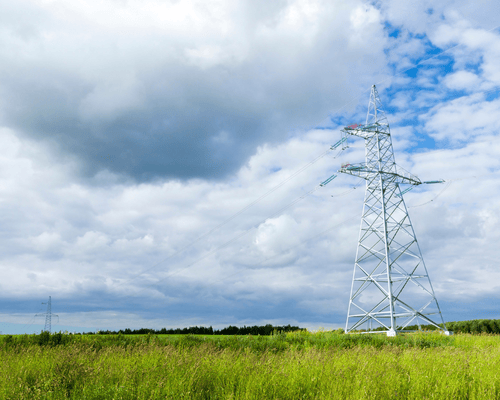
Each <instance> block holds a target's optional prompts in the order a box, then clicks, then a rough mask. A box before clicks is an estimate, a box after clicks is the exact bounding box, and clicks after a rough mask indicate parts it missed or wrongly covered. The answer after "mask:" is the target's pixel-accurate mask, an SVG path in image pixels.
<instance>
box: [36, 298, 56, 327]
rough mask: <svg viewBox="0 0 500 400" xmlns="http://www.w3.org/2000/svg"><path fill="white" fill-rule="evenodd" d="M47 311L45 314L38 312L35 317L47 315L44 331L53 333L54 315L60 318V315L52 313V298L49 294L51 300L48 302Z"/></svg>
mask: <svg viewBox="0 0 500 400" xmlns="http://www.w3.org/2000/svg"><path fill="white" fill-rule="evenodd" d="M42 304H47V312H46V313H44V314H36V315H35V317H43V316H45V327H44V328H43V330H44V331H46V332H49V333H51V332H52V316H54V317H57V318H59V315H56V314H52V298H51V296H49V301H48V302H47V303H42Z"/></svg>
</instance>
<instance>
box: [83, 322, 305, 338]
mask: <svg viewBox="0 0 500 400" xmlns="http://www.w3.org/2000/svg"><path fill="white" fill-rule="evenodd" d="M299 330H300V331H302V330H305V328H299V327H298V326H291V325H290V324H288V325H283V326H279V325H277V326H274V325H271V324H267V325H263V326H257V325H254V326H243V327H240V328H238V327H237V326H232V325H229V326H228V327H226V328H222V329H214V328H212V327H211V326H209V327H208V328H207V327H204V326H191V327H189V328H182V329H181V328H175V329H167V328H162V329H158V330H156V329H148V328H141V329H129V328H127V329H120V330H119V331H110V330H106V331H98V332H97V333H98V334H100V335H119V334H122V335H147V334H151V335H187V334H192V335H256V336H257V335H261V336H269V335H271V334H273V332H283V333H284V332H294V331H299ZM92 334H94V333H93V332H88V333H84V335H92Z"/></svg>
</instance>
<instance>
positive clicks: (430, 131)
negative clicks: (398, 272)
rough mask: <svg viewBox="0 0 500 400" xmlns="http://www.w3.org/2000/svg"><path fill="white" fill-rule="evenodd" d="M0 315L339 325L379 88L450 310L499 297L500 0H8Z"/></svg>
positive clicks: (75, 322) (133, 324) (72, 325)
mask: <svg viewBox="0 0 500 400" xmlns="http://www.w3.org/2000/svg"><path fill="white" fill-rule="evenodd" d="M0 2H1V9H2V13H0V144H1V151H0V218H1V221H0V235H1V240H0V273H1V276H2V279H1V281H0V305H1V307H0V331H2V333H4V334H5V333H33V332H39V331H40V330H41V329H42V328H43V326H44V318H43V315H42V316H35V315H36V314H43V313H44V312H45V311H46V305H44V304H41V303H42V302H47V300H48V297H49V296H51V298H52V312H53V313H54V314H57V315H58V318H57V317H53V320H52V330H53V331H59V330H62V331H65V330H68V331H70V332H73V331H85V332H88V331H96V330H105V329H111V330H117V329H125V328H132V329H136V328H142V327H144V328H154V329H159V328H163V327H166V328H177V327H180V328H183V327H188V326H213V327H215V328H222V327H224V326H228V325H236V326H243V325H247V326H248V325H264V324H267V323H271V324H274V325H282V324H292V325H299V326H301V327H307V328H309V329H319V328H327V329H330V328H338V327H342V326H344V325H345V318H346V314H347V306H348V301H349V292H350V286H351V278H352V269H353V264H354V257H355V251H356V245H357V240H358V233H359V223H360V217H361V211H362V205H363V198H364V182H361V181H359V179H357V178H355V177H352V176H349V175H342V174H340V175H341V176H338V177H337V178H336V179H334V180H333V181H332V182H331V183H329V184H328V185H326V186H324V187H320V188H318V184H319V183H320V182H322V181H324V180H325V179H326V178H328V177H329V176H331V175H332V174H334V173H336V171H337V170H338V169H339V167H340V165H341V164H342V163H344V162H350V163H354V162H362V161H363V160H364V149H363V143H362V142H361V141H357V140H354V139H353V140H351V141H350V142H349V145H350V147H349V149H347V150H345V151H344V152H342V153H341V154H338V153H337V152H335V151H330V150H329V149H330V146H331V145H332V144H334V143H336V142H337V141H338V140H339V139H340V129H341V128H342V127H343V126H346V125H350V124H353V123H360V122H361V123H362V122H364V120H365V118H366V111H367V105H368V100H369V95H370V87H371V85H373V84H376V85H377V89H378V92H379V95H380V98H381V101H382V104H383V106H384V108H385V112H386V115H387V117H388V120H389V123H390V127H391V134H392V140H393V145H394V151H395V158H396V162H397V163H398V164H399V165H401V166H402V167H403V168H405V169H406V170H408V171H411V172H412V173H413V174H415V175H417V176H419V177H420V178H421V179H422V180H435V179H443V180H445V181H446V182H445V184H441V185H426V186H424V185H422V186H419V187H417V188H415V189H414V190H412V191H410V192H408V193H407V194H405V195H404V199H405V202H406V205H407V207H408V210H409V214H410V217H411V220H412V223H413V226H414V229H415V232H416V235H417V239H418V241H419V244H420V247H421V249H422V254H423V257H424V259H425V262H426V265H427V268H428V271H429V276H430V278H431V281H432V284H433V287H434V290H435V293H436V297H437V300H438V302H439V304H440V306H441V310H442V313H443V317H444V319H445V320H446V321H458V320H467V319H476V318H477V319H478V318H500V290H499V289H500V268H499V267H498V260H499V259H500V246H498V243H499V242H500V231H499V230H498V228H497V227H498V225H499V222H500V221H499V215H500V203H499V202H498V198H499V195H500V186H499V183H500V181H499V178H500V158H499V157H498V154H499V152H500V134H499V129H500V118H498V115H500V27H499V26H498V24H499V23H498V18H497V16H498V15H499V13H500V3H499V2H497V1H493V0H483V1H476V2H470V1H465V0H464V1H458V0H440V1H428V0H422V1H419V2H415V1H410V0H387V1H375V2H368V1H362V0H349V1H341V0H286V1H285V0H277V1H273V2H268V1H262V0H252V1H250V0H203V1H201V0H199V1H198V0H170V1H159V0H158V1H156V0H141V1H139V0H108V1H97V0H75V1H72V2H65V1H60V0H19V1H16V2H12V1H5V0H0Z"/></svg>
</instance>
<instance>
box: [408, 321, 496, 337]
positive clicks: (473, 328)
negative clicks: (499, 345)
mask: <svg viewBox="0 0 500 400" xmlns="http://www.w3.org/2000/svg"><path fill="white" fill-rule="evenodd" d="M439 325H440V326H441V327H442V326H443V324H439ZM420 327H421V328H422V330H425V331H434V330H437V328H436V327H435V326H434V325H420ZM405 329H407V330H418V326H417V325H412V326H407V327H406V328H405ZM446 329H447V330H449V331H452V332H454V333H473V334H481V333H492V334H500V319H472V320H469V321H454V322H447V323H446Z"/></svg>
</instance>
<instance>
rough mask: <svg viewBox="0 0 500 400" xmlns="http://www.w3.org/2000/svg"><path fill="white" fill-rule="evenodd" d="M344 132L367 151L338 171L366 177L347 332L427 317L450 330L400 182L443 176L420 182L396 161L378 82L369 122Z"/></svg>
mask: <svg viewBox="0 0 500 400" xmlns="http://www.w3.org/2000/svg"><path fill="white" fill-rule="evenodd" d="M342 133H343V138H347V137H348V136H349V135H351V136H358V137H360V138H362V139H364V141H365V156H366V160H365V162H364V163H360V164H344V165H342V167H341V169H340V171H339V172H343V173H346V174H350V175H354V176H356V177H360V178H363V179H365V180H366V191H365V201H364V206H363V214H362V216H361V228H360V233H359V240H358V247H357V252H356V261H355V264H354V273H353V279H352V287H351V295H350V299H349V308H348V312H347V322H346V329H345V331H346V333H347V332H353V331H358V332H359V331H364V332H370V331H373V330H374V329H377V328H378V329H377V331H379V332H380V331H382V332H386V333H387V336H395V335H396V334H397V332H398V331H406V330H407V329H405V328H407V327H408V326H410V325H417V326H418V327H419V328H420V324H421V323H424V324H432V325H434V326H435V327H437V328H438V329H440V330H442V331H444V332H445V333H446V334H449V332H448V331H447V330H446V326H445V324H444V320H443V317H442V314H441V310H440V308H439V305H438V302H437V299H436V296H435V295H434V290H433V288H432V284H431V281H430V279H429V276H428V273H427V268H426V266H425V264H424V260H423V258H422V254H421V252H420V248H419V245H418V242H417V238H416V236H415V232H414V231H413V226H412V224H411V221H410V217H409V215H408V211H407V209H406V205H405V202H404V199H403V193H405V192H407V191H408V190H409V189H410V188H411V187H413V186H410V187H409V188H407V189H403V190H402V189H401V188H400V186H401V185H420V184H422V183H440V182H443V181H430V182H421V181H420V180H419V179H418V178H417V177H416V176H414V175H412V174H410V173H409V172H407V171H405V170H403V169H402V168H400V167H398V166H397V165H396V162H395V159H394V151H393V148H392V140H391V134H390V130H389V123H388V121H387V118H386V116H385V113H384V111H383V109H382V107H381V102H380V98H379V96H378V92H377V89H376V87H375V85H373V86H372V90H371V95H370V102H369V104H368V114H367V117H366V123H365V124H364V125H362V124H361V125H358V124H355V125H351V126H348V127H346V128H344V129H343V130H342ZM433 316H434V317H433ZM433 318H435V319H433ZM440 323H442V324H443V325H442V326H440V325H439V324H440ZM443 327H444V328H443Z"/></svg>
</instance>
